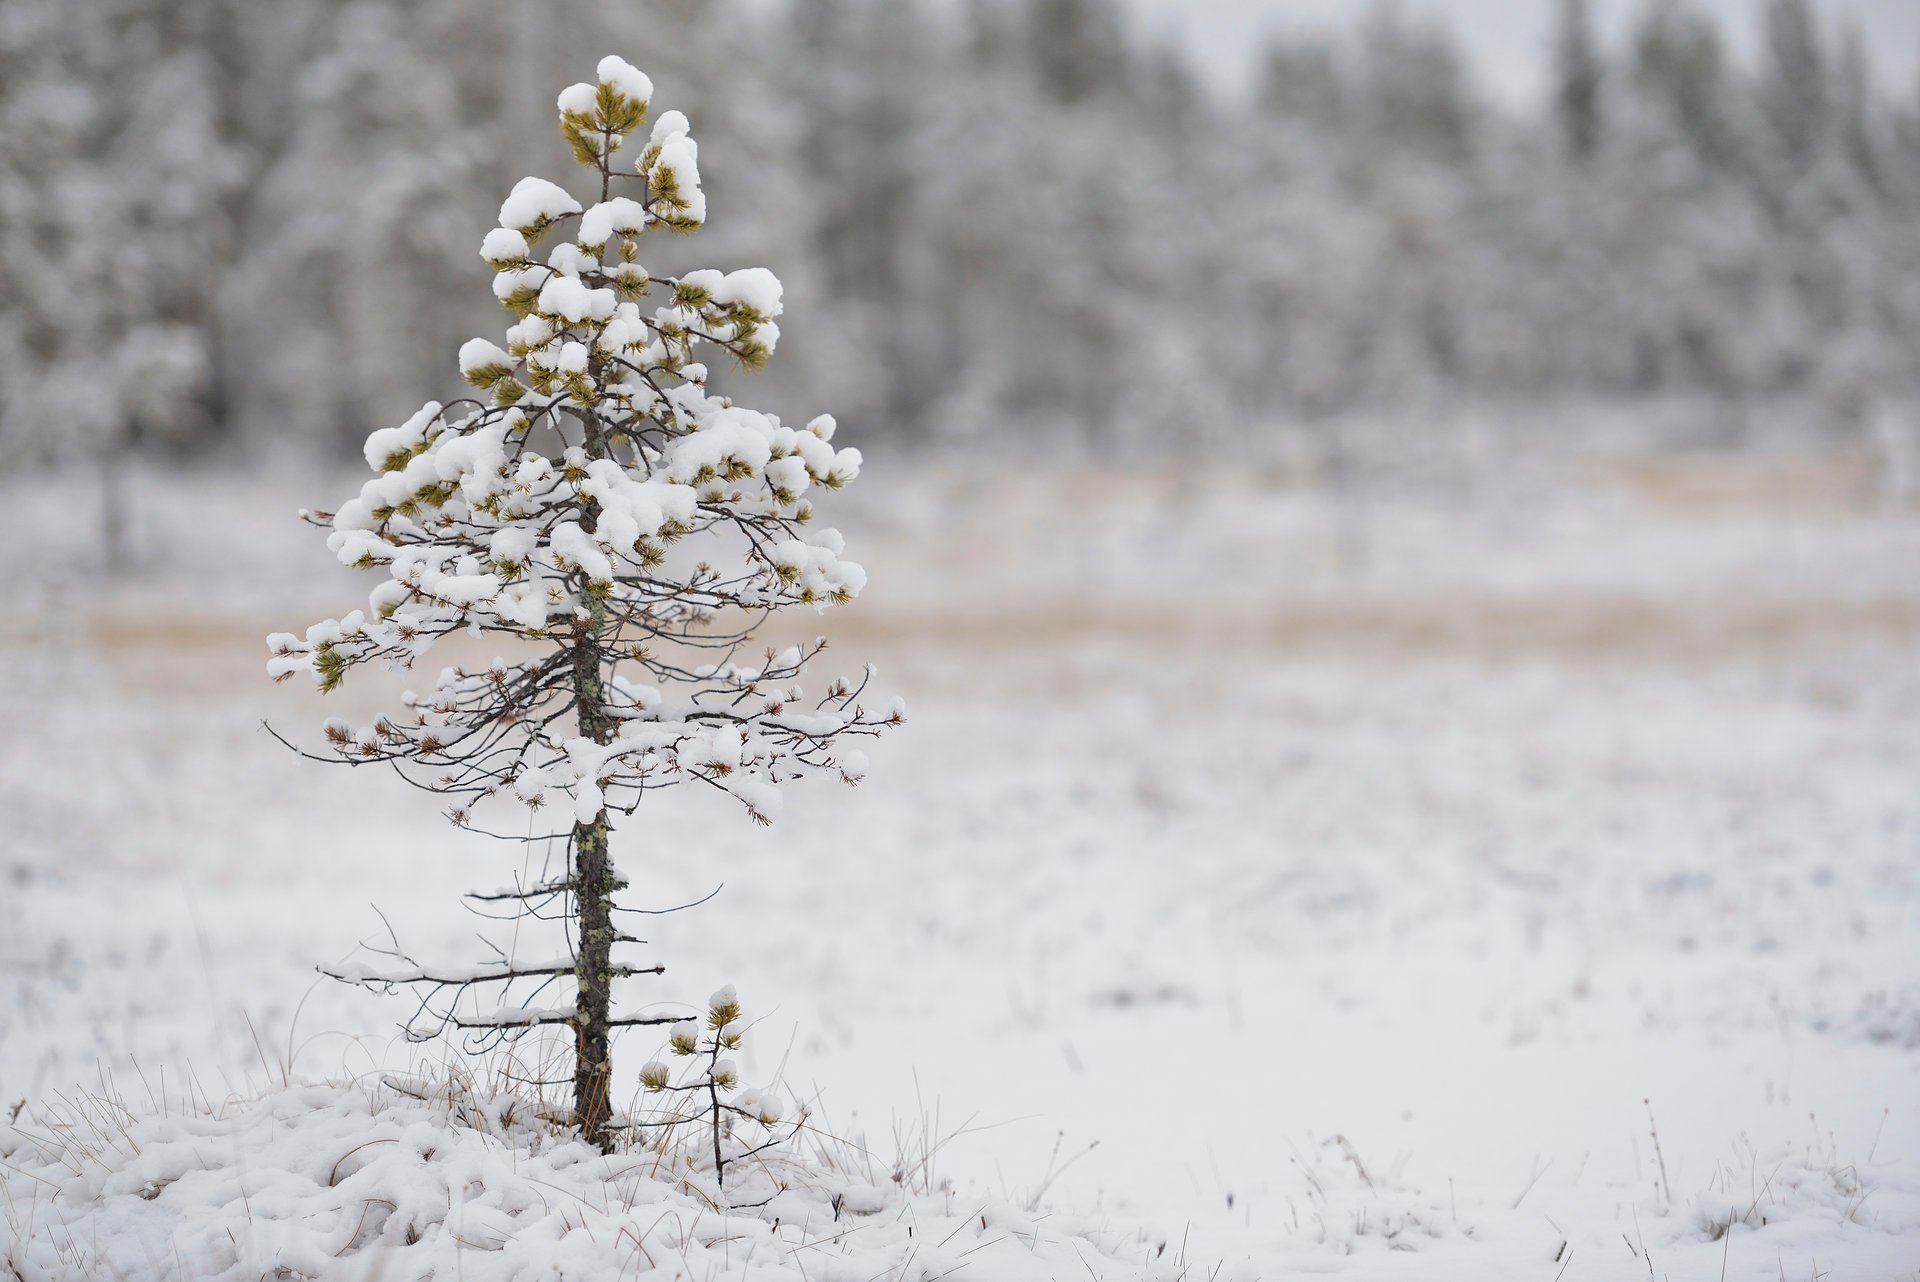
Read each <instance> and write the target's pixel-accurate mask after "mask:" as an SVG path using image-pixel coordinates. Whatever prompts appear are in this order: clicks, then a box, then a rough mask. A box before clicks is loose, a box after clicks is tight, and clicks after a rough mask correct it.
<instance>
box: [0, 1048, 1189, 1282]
mask: <svg viewBox="0 0 1920 1282" xmlns="http://www.w3.org/2000/svg"><path fill="white" fill-rule="evenodd" d="M755 1103H756V1107H757V1108H759V1110H760V1111H761V1112H762V1113H763V1114H764V1115H765V1116H767V1117H768V1118H770V1119H772V1120H774V1121H777V1120H778V1118H779V1116H780V1114H781V1111H782V1105H781V1103H780V1101H779V1100H778V1099H777V1098H773V1097H764V1098H757V1099H756V1101H755ZM544 1114H545V1110H544V1109H542V1108H540V1107H539V1106H538V1105H536V1104H535V1103H534V1102H533V1101H530V1100H527V1099H524V1098H522V1097H519V1096H515V1095H510V1094H487V1093H484V1092H480V1091H476V1090H474V1089H471V1088H470V1087H468V1086H465V1085H463V1084H462V1082H461V1081H458V1080H456V1081H455V1082H454V1083H452V1084H449V1085H436V1086H432V1087H423V1086H422V1085H421V1084H419V1083H415V1082H411V1081H407V1080H397V1079H384V1080H382V1081H381V1082H378V1083H374V1084H370V1085H365V1086H363V1085H324V1086H294V1087H290V1088H284V1089H280V1090H277V1091H274V1092H272V1093H269V1094H267V1095H264V1096H262V1097H260V1098H256V1099H252V1100H249V1101H246V1102H242V1103H228V1104H222V1105H219V1106H217V1107H196V1108H189V1109H182V1108H180V1107H178V1105H177V1102H176V1105H175V1106H174V1107H172V1108H171V1109H169V1110H167V1111H165V1112H164V1113H157V1112H149V1113H136V1112H134V1111H131V1110H130V1109H128V1108H127V1106H126V1105H125V1104H124V1103H123V1102H122V1101H120V1100H118V1099H107V1098H101V1097H89V1098H86V1099H83V1100H79V1101H76V1102H74V1103H72V1104H68V1105H62V1106H60V1107H59V1109H58V1110H57V1111H56V1112H54V1113H50V1114H36V1115H33V1116H30V1117H27V1118H23V1119H21V1120H20V1122H19V1124H18V1126H17V1127H16V1128H14V1129H11V1130H7V1131H4V1132H0V1193H4V1195H5V1197H6V1198H7V1201H8V1204H9V1205H10V1206H11V1207H12V1208H13V1215H12V1218H11V1221H10V1229H11V1243H10V1246H9V1248H8V1255H7V1257H6V1263H7V1265H8V1266H10V1268H11V1270H12V1273H13V1275H15V1276H19V1277H22V1278H30V1279H34V1282H40V1280H41V1279H64V1278H72V1279H81V1278H134V1277H156V1276H165V1277H185V1278H192V1279H195V1280H196V1282H243V1280H244V1282H257V1279H260V1278H263V1277H267V1278H283V1279H287V1278H369V1277H405V1278H424V1277H435V1278H460V1279H463V1280H464V1282H535V1280H536V1279H557V1278H616V1277H633V1278H642V1279H648V1278H659V1279H667V1278H703V1279H712V1280H714V1282H719V1280H721V1279H741V1280H742V1282H745V1279H749V1278H751V1279H753V1280H754V1282H789V1280H791V1282H819V1279H823V1278H845V1279H854V1278H879V1277H907V1276H911V1277H918V1278H936V1277H940V1278H953V1279H956V1280H964V1279H975V1280H976V1282H985V1280H987V1279H993V1280H995V1282H1027V1280H1032V1282H1042V1280H1044V1279H1053V1278H1062V1277H1069V1276H1080V1275H1083V1274H1085V1273H1087V1272H1089V1271H1091V1272H1092V1274H1093V1275H1094V1276H1097V1277H1100V1278H1104V1279H1113V1280H1115V1282H1118V1280H1120V1279H1126V1278H1140V1279H1155V1280H1165V1282H1170V1280H1171V1279H1173V1278H1174V1277H1176V1276H1177V1275H1178V1271H1177V1270H1176V1269H1175V1267H1174V1266H1173V1262H1172V1260H1171V1258H1170V1257H1168V1256H1166V1254H1165V1253H1164V1252H1163V1253H1161V1254H1160V1255H1159V1256H1158V1257H1156V1252H1155V1247H1156V1246H1157V1245H1158V1241H1159V1240H1158V1238H1156V1237H1151V1236H1149V1235H1147V1234H1144V1233H1142V1232H1140V1231H1138V1230H1130V1229H1127V1228H1125V1227H1121V1226H1118V1225H1116V1224H1114V1223H1112V1222H1110V1221H1108V1220H1107V1219H1105V1218H1102V1219H1099V1220H1083V1221H1076V1220H1073V1219H1070V1218H1066V1217H1061V1216H1057V1215H1049V1214H1046V1213H1040V1212H1034V1211H1030V1210H1024V1209H1021V1208H1018V1207H1015V1206H1012V1205H1009V1204H1007V1202H1006V1201H1004V1200H1003V1199H1002V1198H1001V1197H999V1196H996V1195H991V1194H987V1195H972V1194H965V1193H961V1192H959V1191H957V1190H955V1189H952V1188H950V1187H948V1188H941V1189H936V1190H924V1191H920V1192H917V1193H916V1192H912V1191H908V1190H906V1189H903V1188H901V1187H899V1186H897V1185H893V1184H891V1183H890V1182H889V1181H887V1179H886V1177H885V1176H884V1175H882V1174H877V1173H876V1172H874V1171H872V1170H871V1169H869V1161H870V1159H869V1158H868V1157H867V1156H866V1155H865V1154H864V1153H862V1152H860V1151H859V1150H857V1149H855V1148H853V1147H852V1146H849V1145H841V1144H837V1143H835V1142H834V1141H831V1140H828V1139H826V1138H825V1137H818V1138H819V1139H820V1140H821V1142H820V1143H818V1144H815V1145H813V1146H811V1151H810V1152H809V1153H807V1154H806V1155H805V1156H802V1155H799V1154H798V1152H797V1150H793V1149H791V1148H789V1149H775V1150H768V1151H766V1152H761V1153H758V1154H755V1155H753V1156H751V1157H746V1158H738V1159H736V1160H735V1161H733V1162H731V1163H730V1164H729V1168H728V1181H727V1185H726V1187H725V1188H724V1189H723V1188H721V1187H720V1186H719V1185H718V1184H717V1183H716V1182H715V1181H714V1179H713V1177H712V1170H711V1168H710V1166H709V1165H706V1163H707V1162H708V1161H709V1159H708V1158H707V1157H706V1156H705V1155H704V1154H703V1152H702V1151H701V1150H702V1149H703V1147H704V1146H703V1145H699V1144H694V1145H689V1146H687V1149H686V1151H685V1152H682V1151H680V1150H679V1149H678V1148H675V1147H673V1146H671V1145H652V1144H649V1145H645V1146H640V1147H635V1148H631V1149H625V1150H616V1151H615V1152H613V1153H611V1154H602V1153H601V1152H600V1151H599V1150H598V1149H596V1148H594V1147H593V1146H591V1145H589V1144H586V1143H584V1142H582V1141H581V1140H579V1139H578V1138H577V1137H576V1136H574V1135H573V1134H572V1133H571V1132H570V1131H568V1130H567V1129H565V1128H564V1127H563V1126H557V1125H555V1124H554V1122H552V1121H550V1120H546V1118H545V1116H544ZM82 1137H85V1138H82Z"/></svg>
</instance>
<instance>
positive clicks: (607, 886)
mask: <svg viewBox="0 0 1920 1282" xmlns="http://www.w3.org/2000/svg"><path fill="white" fill-rule="evenodd" d="M600 623H601V611H600V608H599V605H598V603H595V604H594V606H593V607H592V614H591V616H590V618H589V621H588V622H587V624H586V626H585V627H584V628H583V629H582V630H581V633H580V635H579V638H578V640H577V641H576V642H575V643H574V651H573V697H574V716H575V718H576V719H577V720H578V722H579V727H580V733H581V734H582V735H584V736H586V737H587V738H589V739H592V740H593V741H594V742H595V743H606V742H608V741H609V740H610V739H611V738H612V737H613V732H614V724H613V720H612V719H611V718H610V717H608V716H607V715H606V711H605V699H604V696H603V691H602V689H601V679H600V658H601V647H600ZM612 831H613V826H612V824H610V823H609V822H608V820H607V812H606V811H605V810H602V811H601V812H600V813H599V814H598V815H595V816H594V818H593V821H592V822H591V823H575V824H574V826H573V870H572V871H573V896H574V913H575V917H574V921H575V926H576V929H577V932H578V938H577V940H576V943H575V948H574V978H575V980H576V981H577V990H578V991H577V993H576V995H575V998H574V1008H573V1114H574V1120H575V1121H576V1122H577V1123H578V1124H579V1126H580V1133H581V1135H582V1136H584V1137H585V1138H586V1139H587V1140H589V1141H590V1142H592V1143H594V1144H597V1145H599V1146H600V1148H601V1149H602V1151H607V1150H610V1149H611V1148H612V1144H613V1139H612V1136H611V1135H610V1134H609V1133H608V1131H607V1117H608V1114H609V1113H610V1112H611V1111H612V1101H611V1099H610V1095H611V1091H612V1084H613V1052H612V1047H611V1046H610V1044H609V1043H610V1041H611V1037H610V1034H611V1029H610V1027H609V1025H608V1023H607V1020H608V1018H609V1013H610V1009H611V1006H612V1002H613V975H612V967H613V943H614V936H615V933H616V932H615V929H614V925H613V892H614V891H616V890H618V889H619V888H620V886H621V882H620V879H619V877H618V875H617V874H616V873H615V872H614V870H613V859H612V855H611V852H610V850H609V840H608V839H609V838H610V837H611V836H612Z"/></svg>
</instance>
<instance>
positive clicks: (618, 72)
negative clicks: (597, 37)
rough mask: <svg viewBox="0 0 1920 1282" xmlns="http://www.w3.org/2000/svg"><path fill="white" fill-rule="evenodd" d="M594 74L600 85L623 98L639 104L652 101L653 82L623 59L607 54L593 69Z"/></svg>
mask: <svg viewBox="0 0 1920 1282" xmlns="http://www.w3.org/2000/svg"><path fill="white" fill-rule="evenodd" d="M594 73H595V74H596V75H598V76H599V77H600V83H601V84H603V85H606V86H607V87H609V88H610V89H612V90H613V91H614V92H615V93H617V94H619V95H620V96H621V97H623V98H627V99H630V100H632V101H634V102H640V103H644V102H651V101H652V100H653V81H652V80H651V79H650V78H649V77H648V76H647V73H646V72H644V71H641V70H640V69H639V68H638V67H635V66H634V65H633V64H632V63H630V62H628V61H627V60H626V59H625V58H621V57H619V56H617V55H615V54H608V55H607V56H606V57H604V58H602V59H601V60H600V65H599V66H598V67H595V68H594Z"/></svg>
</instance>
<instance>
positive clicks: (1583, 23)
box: [1554, 0, 1602, 164]
mask: <svg viewBox="0 0 1920 1282" xmlns="http://www.w3.org/2000/svg"><path fill="white" fill-rule="evenodd" d="M1554 71H1555V75H1556V83H1555V85H1554V107H1555V109H1556V111H1557V113H1558V115H1559V119H1560V139H1561V143H1562V145H1563V146H1564V147H1565V148H1566V152H1567V156H1568V157H1569V158H1570V159H1571V160H1573V161H1574V162H1575V163H1576V164H1586V163H1587V162H1588V161H1590V160H1592V159H1593V153H1594V152H1595V151H1596V150H1598V149H1599V146H1600V81H1601V74H1602V73H1601V67H1600V52H1599V50H1598V49H1597V48H1596V47H1595V46H1594V41H1593V14H1592V12H1591V10H1590V9H1589V7H1588V3H1587V0H1560V27H1559V30H1558V32H1557V33H1556V35H1555V38H1554Z"/></svg>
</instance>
